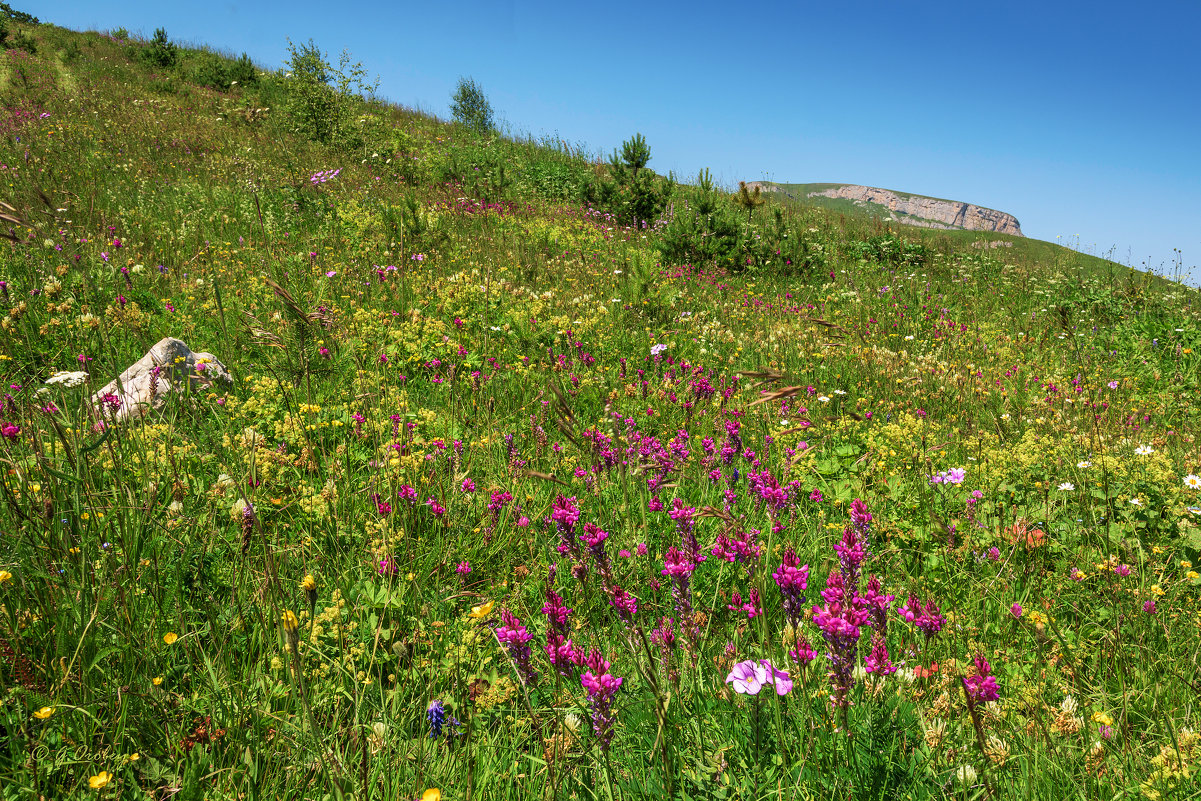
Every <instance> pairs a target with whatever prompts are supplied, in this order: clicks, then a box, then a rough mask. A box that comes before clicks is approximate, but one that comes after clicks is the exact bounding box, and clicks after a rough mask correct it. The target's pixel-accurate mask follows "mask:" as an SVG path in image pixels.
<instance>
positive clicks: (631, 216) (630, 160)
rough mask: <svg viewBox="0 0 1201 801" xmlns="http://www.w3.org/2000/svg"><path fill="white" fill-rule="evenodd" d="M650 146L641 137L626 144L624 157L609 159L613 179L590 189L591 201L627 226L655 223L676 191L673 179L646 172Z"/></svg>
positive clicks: (621, 153) (605, 180)
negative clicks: (610, 212) (611, 213)
mask: <svg viewBox="0 0 1201 801" xmlns="http://www.w3.org/2000/svg"><path fill="white" fill-rule="evenodd" d="M650 160H651V150H650V146H649V145H647V143H646V137H644V136H643V135H642V134H640V133H636V134H634V135H633V136H632V137H630V138H629V139H627V140H626V141H624V142H623V143H622V145H621V152H620V154H619V153H618V151H616V150H614V151H613V155H612V156H611V157H610V159H609V177H608V178H607V179H604V180H601V181H599V182H595V183H593V184H591V185H590V186H589V187H588V190H587V199H588V200H589V201H590V202H594V203H596V204H597V205H598V206H599V207H601V208H603V209H606V210H608V211H612V212H613V213H614V214H615V215H616V216H617V219H618V220H619V221H621V222H623V223H627V224H631V225H639V226H641V227H644V228H645V227H647V226H649V225H651V224H653V223H655V222H656V221H657V220H658V219H659V216H660V215H661V214H662V213H663V210H664V209H665V208H666V206H667V202H668V200H669V199H670V198H671V196H672V193H673V191H674V190H675V180H674V179H673V178H671V177H670V176H669V177H668V178H666V179H662V178H659V177H658V176H656V175H655V174H654V173H653V172H651V171H650V170H648V169H646V165H647V163H649V162H650Z"/></svg>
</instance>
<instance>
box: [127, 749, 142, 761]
mask: <svg viewBox="0 0 1201 801" xmlns="http://www.w3.org/2000/svg"><path fill="white" fill-rule="evenodd" d="M141 758H142V755H141V754H139V753H138V752H137V751H134V752H133V753H132V754H130V755H129V761H130V762H137V761H138V760H139V759H141Z"/></svg>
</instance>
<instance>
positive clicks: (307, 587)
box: [300, 573, 317, 592]
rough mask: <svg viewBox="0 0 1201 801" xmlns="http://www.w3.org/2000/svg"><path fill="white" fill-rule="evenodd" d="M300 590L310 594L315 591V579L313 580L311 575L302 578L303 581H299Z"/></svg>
mask: <svg viewBox="0 0 1201 801" xmlns="http://www.w3.org/2000/svg"><path fill="white" fill-rule="evenodd" d="M300 589H302V590H304V591H305V592H312V591H313V590H315V589H317V579H315V578H313V574H312V573H309V574H308V575H306V576H305V577H304V579H303V580H301V582H300Z"/></svg>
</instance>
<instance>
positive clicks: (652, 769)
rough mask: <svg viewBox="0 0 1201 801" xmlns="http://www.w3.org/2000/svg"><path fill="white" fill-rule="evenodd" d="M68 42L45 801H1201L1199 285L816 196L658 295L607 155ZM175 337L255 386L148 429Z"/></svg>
mask: <svg viewBox="0 0 1201 801" xmlns="http://www.w3.org/2000/svg"><path fill="white" fill-rule="evenodd" d="M29 30H30V32H31V35H32V36H33V37H34V40H35V41H36V42H37V49H36V53H34V54H30V53H28V52H27V51H25V50H9V51H6V52H4V53H2V54H0V64H2V65H3V71H2V72H0V86H2V87H3V89H2V94H3V97H2V99H3V107H4V115H5V117H4V121H3V129H4V130H3V133H4V137H3V141H2V144H0V189H2V190H3V192H4V198H6V199H7V200H8V202H9V203H10V204H11V206H12V208H11V209H9V210H8V211H6V212H5V213H6V214H7V217H10V218H12V219H11V220H9V219H7V218H6V222H5V225H6V226H7V227H6V229H5V230H7V231H9V232H10V233H11V241H10V243H8V244H5V245H3V246H2V255H0V281H3V284H2V285H0V293H2V294H3V301H4V304H3V318H2V320H0V328H2V332H3V335H2V336H0V376H2V377H3V383H4V385H5V386H6V387H7V389H6V390H5V393H4V395H3V406H2V407H0V434H2V438H0V461H2V463H3V470H2V471H0V530H2V531H3V538H2V539H0V680H2V681H3V686H4V696H3V704H2V706H0V730H2V731H3V736H2V737H0V787H2V793H3V797H4V798H5V799H8V798H13V799H17V798H30V799H32V798H64V797H112V798H141V797H153V798H166V797H172V798H180V799H183V798H230V799H233V798H293V797H312V798H358V799H366V798H419V797H423V796H424V797H426V798H434V797H436V794H435V793H434V792H433V791H435V790H436V791H437V793H440V796H441V797H442V798H447V799H453V798H487V799H503V798H523V799H524V798H547V799H550V798H564V799H567V798H580V799H592V798H604V799H618V798H643V797H648V798H649V797H655V798H682V799H683V798H688V799H700V798H706V799H709V798H712V799H718V798H720V799H759V798H807V797H813V798H826V797H854V798H943V797H947V798H983V797H1023V798H1066V797H1073V798H1075V797H1079V798H1095V797H1148V798H1185V797H1193V796H1195V795H1196V793H1197V788H1196V784H1195V781H1194V779H1193V776H1194V775H1195V772H1196V769H1197V767H1198V764H1197V763H1198V757H1199V756H1201V753H1199V751H1201V735H1198V734H1197V732H1196V729H1197V725H1198V721H1197V709H1196V694H1197V690H1198V689H1199V686H1198V683H1197V678H1196V677H1197V674H1198V670H1197V655H1198V652H1199V649H1201V636H1199V632H1198V626H1199V625H1201V608H1199V606H1198V586H1199V585H1201V578H1199V577H1198V573H1197V572H1196V570H1194V569H1193V563H1194V562H1196V561H1197V559H1198V558H1199V556H1201V554H1199V551H1201V528H1198V526H1199V525H1201V489H1199V488H1198V485H1201V479H1198V478H1197V477H1196V475H1195V474H1196V473H1198V472H1201V471H1199V470H1198V463H1199V462H1201V446H1199V445H1198V443H1197V432H1198V422H1199V420H1201V406H1199V404H1198V397H1199V396H1198V391H1199V389H1201V387H1199V385H1198V375H1199V373H1201V360H1199V354H1198V349H1199V348H1201V328H1199V327H1198V309H1197V299H1198V294H1197V292H1196V290H1190V289H1188V288H1185V287H1183V286H1181V285H1179V284H1174V283H1171V282H1167V281H1162V280H1153V279H1152V278H1150V277H1148V276H1143V275H1141V274H1135V273H1129V274H1123V275H1121V276H1120V277H1117V276H1114V275H1112V274H1106V273H1105V272H1104V271H1097V270H1094V269H1091V268H1090V267H1089V264H1090V263H1088V262H1087V257H1083V256H1080V255H1079V254H1075V253H1072V252H1071V251H1068V250H1066V249H1061V248H1055V247H1054V246H1049V245H1048V246H1047V249H1045V250H1030V251H1027V252H1024V253H1023V255H1022V256H1021V257H1020V258H1015V256H1014V254H1013V253H1010V252H1007V251H1008V250H1009V249H1006V248H999V249H996V250H984V249H974V248H972V247H970V241H971V240H970V239H969V238H966V237H960V236H953V235H949V234H947V233H945V232H924V231H911V230H908V229H898V228H891V229H888V228H881V227H880V226H878V225H877V224H875V223H872V222H870V221H869V222H863V221H856V220H849V219H846V218H840V217H839V216H838V215H832V214H828V213H826V212H824V211H822V210H821V209H812V208H809V209H796V208H781V209H780V213H781V219H783V220H785V221H786V222H787V224H788V225H790V226H792V228H791V229H789V230H795V231H799V232H801V234H803V236H804V237H806V241H807V247H808V252H809V253H810V254H811V255H813V261H812V262H810V266H809V268H808V269H807V270H803V271H802V270H784V269H775V268H768V267H766V266H763V265H761V264H759V263H755V264H754V265H752V268H751V269H742V270H739V271H733V270H730V269H719V268H718V267H716V266H714V265H712V264H672V263H664V262H663V260H662V259H661V258H660V257H659V252H660V251H659V250H658V249H657V245H658V244H659V243H660V241H661V237H662V236H664V233H663V231H664V230H665V228H664V225H663V224H650V225H647V226H646V227H643V226H641V225H623V224H622V223H620V222H618V220H617V218H616V217H615V216H614V214H613V213H611V210H608V209H603V208H595V207H590V206H589V205H588V204H587V203H586V202H583V201H582V200H581V198H582V197H583V196H584V194H585V188H586V186H587V185H588V183H589V182H590V181H594V180H598V179H600V178H603V176H604V174H605V168H604V167H603V166H601V165H598V164H596V163H595V162H594V161H592V160H590V159H589V158H587V157H586V155H585V153H584V152H583V148H580V147H579V146H567V145H563V144H560V143H556V142H546V141H541V142H539V141H531V140H529V139H521V138H516V139H515V138H506V137H500V136H496V135H476V134H474V133H471V132H469V131H466V130H465V129H463V128H460V127H455V126H451V125H446V124H443V123H440V122H438V121H437V120H434V119H432V118H430V117H428V116H426V115H422V114H419V113H416V112H413V111H409V110H405V109H402V108H398V107H394V106H390V105H388V104H385V103H382V102H380V101H371V102H368V101H366V100H362V99H359V100H355V101H354V102H353V103H352V104H349V105H348V108H350V110H352V111H353V114H351V115H350V116H349V117H347V118H346V120H344V121H343V122H344V123H345V126H344V138H343V139H342V140H340V141H339V142H337V143H331V144H317V143H314V142H311V141H306V140H304V139H302V138H301V137H299V136H297V135H296V134H295V132H294V130H293V126H292V124H291V122H290V119H291V118H290V116H289V112H288V105H287V104H288V103H289V102H291V100H290V98H291V97H292V96H291V95H289V90H288V83H287V79H286V78H285V77H284V76H283V75H282V74H281V73H278V72H266V73H263V74H261V75H260V76H259V77H258V80H257V82H256V83H255V84H254V85H253V86H245V87H239V86H234V87H232V88H231V89H230V90H229V91H228V92H219V91H215V90H211V89H205V88H202V87H200V86H197V85H196V84H194V83H192V82H190V81H189V78H188V76H189V74H190V73H188V67H187V64H188V63H189V61H190V59H192V58H193V57H194V55H195V54H194V53H191V52H190V51H187V50H186V49H184V50H182V51H181V56H180V61H181V66H178V67H177V68H175V70H174V71H164V70H161V69H155V68H152V67H150V66H148V65H147V64H145V63H143V61H141V60H140V59H139V58H138V56H137V48H138V47H139V46H140V45H139V44H138V43H137V42H130V41H128V40H124V39H121V40H118V39H114V38H112V37H109V36H103V35H101V34H97V33H75V32H70V31H65V30H62V29H58V28H54V27H52V26H46V25H43V26H37V27H32V28H30V29H29ZM214 52H215V53H219V52H220V51H214ZM209 55H211V56H212V57H213V58H217V57H218V56H217V55H214V54H212V53H210V54H209ZM210 63H211V62H210ZM696 202H697V196H696V195H695V194H693V190H692V189H691V188H689V187H680V188H679V189H678V190H677V195H676V199H675V203H674V207H673V209H672V211H671V212H670V213H674V214H677V215H679V214H684V213H686V212H687V209H688V208H689V207H690V205H689V204H694V203H696ZM723 202H725V203H729V202H730V201H729V200H728V199H726V200H724V201H723ZM769 218H770V215H768V214H766V213H763V212H760V213H759V214H758V215H757V217H756V218H755V221H754V222H753V223H752V222H747V223H746V227H747V230H748V231H749V232H750V235H751V236H757V235H758V233H757V232H759V231H760V230H761V229H759V228H756V227H752V226H758V225H764V226H767V225H769V224H770V223H769V221H768V220H769ZM760 220H762V222H759V221H760ZM762 230H763V231H767V230H768V229H767V228H763V229H762ZM965 240H967V241H965ZM902 246H912V247H909V248H908V249H905V248H904V247H902ZM918 246H920V247H918ZM1014 250H1016V248H1015V249H1014ZM819 265H820V266H819ZM163 336H175V337H178V338H181V339H183V340H184V341H186V342H187V343H188V344H189V345H190V346H191V347H192V348H193V349H194V350H198V351H199V350H205V351H211V352H213V353H214V354H215V355H216V356H217V358H218V359H220V360H221V361H222V362H223V363H224V364H225V365H226V366H227V367H228V368H229V370H230V372H231V374H232V375H233V377H234V383H233V386H232V387H231V388H229V389H228V390H224V389H222V390H218V389H217V388H213V389H206V390H202V391H197V392H193V393H190V394H188V395H187V396H185V397H182V398H179V399H174V400H172V401H170V402H169V403H167V404H166V405H165V406H164V407H163V408H162V409H161V410H156V411H151V412H149V413H147V414H146V415H144V416H141V417H138V418H136V420H135V421H134V422H131V423H129V424H126V425H108V424H106V422H105V417H104V412H103V411H102V410H97V409H96V408H94V407H93V404H92V402H91V401H90V399H89V398H90V395H91V393H92V392H94V391H95V390H96V389H97V388H99V387H100V386H103V385H104V384H105V383H107V382H108V381H109V380H110V379H111V378H112V377H114V376H116V375H117V374H118V373H120V372H121V370H122V369H124V368H125V367H126V366H127V365H129V364H130V363H132V362H133V361H135V360H136V359H138V358H139V357H141V356H142V355H143V354H144V353H145V352H146V351H147V350H148V349H149V347H150V346H151V345H152V344H154V343H155V342H156V341H158V340H159V339H160V338H161V337H163ZM71 373H75V374H76V375H70V374H71ZM548 646H550V650H548ZM763 661H766V662H767V663H768V665H764V664H763ZM769 667H770V669H769Z"/></svg>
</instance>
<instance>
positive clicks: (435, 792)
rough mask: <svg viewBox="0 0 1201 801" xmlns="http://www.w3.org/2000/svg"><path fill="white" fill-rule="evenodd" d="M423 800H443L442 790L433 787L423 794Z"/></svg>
mask: <svg viewBox="0 0 1201 801" xmlns="http://www.w3.org/2000/svg"><path fill="white" fill-rule="evenodd" d="M421 801H442V791H441V790H439V789H438V788H437V787H431V788H430V789H428V790H426V791H425V792H424V793H422V794H421Z"/></svg>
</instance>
